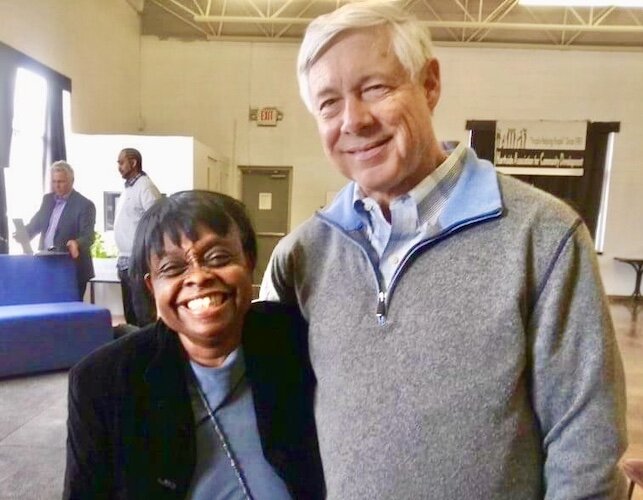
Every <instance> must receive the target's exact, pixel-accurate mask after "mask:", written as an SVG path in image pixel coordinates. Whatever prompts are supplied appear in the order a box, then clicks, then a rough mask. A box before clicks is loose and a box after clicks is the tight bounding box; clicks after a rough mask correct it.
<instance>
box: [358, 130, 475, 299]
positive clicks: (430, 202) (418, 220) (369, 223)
mask: <svg viewBox="0 0 643 500" xmlns="http://www.w3.org/2000/svg"><path fill="white" fill-rule="evenodd" d="M465 156H466V147H465V145H464V143H462V142H461V143H460V144H458V146H457V147H456V148H455V149H454V150H453V151H451V153H450V154H449V156H448V158H447V159H446V160H445V161H444V162H442V164H441V165H440V166H439V167H438V168H436V169H435V170H434V171H433V172H431V173H430V174H429V175H427V176H426V177H425V178H424V179H423V180H422V181H421V182H420V183H419V184H418V185H417V186H415V187H414V188H413V189H412V190H411V191H409V192H408V193H406V194H404V195H402V196H398V197H397V198H395V199H394V200H393V201H391V203H390V204H389V210H390V212H391V222H390V223H389V222H388V221H387V220H386V219H385V218H384V214H383V213H382V209H381V207H380V206H379V205H378V203H377V202H376V201H375V200H374V199H372V198H369V197H368V196H365V195H364V193H363V192H362V191H361V190H360V188H359V187H358V186H357V184H355V189H354V191H353V207H354V209H355V211H356V212H357V213H358V214H359V216H360V217H361V218H362V220H363V221H364V229H363V231H364V235H365V236H366V238H367V239H368V241H369V242H370V244H371V246H372V247H373V249H374V250H375V252H376V253H377V255H378V256H379V269H380V272H381V273H382V278H383V280H384V283H383V289H384V290H388V287H389V285H390V283H391V279H392V278H393V275H394V274H395V271H396V269H397V268H398V266H399V264H400V263H401V262H402V260H403V259H404V257H405V255H406V254H407V253H408V252H409V250H410V249H411V248H412V247H413V246H415V245H416V244H417V243H419V242H421V241H423V240H425V239H427V238H430V237H431V236H434V235H435V234H437V233H438V232H439V231H440V229H441V227H440V226H439V223H438V219H439V217H440V214H441V213H442V210H443V209H444V206H445V205H446V202H447V200H448V199H449V196H450V194H451V192H452V191H453V188H454V186H455V184H456V182H457V180H458V178H459V176H460V173H461V172H462V166H463V164H464V159H465Z"/></svg>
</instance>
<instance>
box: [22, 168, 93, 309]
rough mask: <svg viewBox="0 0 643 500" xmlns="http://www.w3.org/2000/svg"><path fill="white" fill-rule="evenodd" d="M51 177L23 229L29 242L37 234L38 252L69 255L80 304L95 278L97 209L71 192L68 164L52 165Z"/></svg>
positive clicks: (72, 174)
mask: <svg viewBox="0 0 643 500" xmlns="http://www.w3.org/2000/svg"><path fill="white" fill-rule="evenodd" d="M50 175H51V193H47V194H46V195H45V196H43V198H42V203H41V204H40V208H39V209H38V212H36V214H35V215H34V216H33V217H32V219H31V221H29V224H27V225H26V226H25V227H26V229H27V234H28V235H29V237H30V238H33V237H34V236H35V235H37V234H38V233H40V242H39V243H38V249H40V250H53V251H60V252H69V255H71V257H72V258H73V259H74V261H75V263H76V280H77V283H78V294H79V298H80V300H83V296H84V295H85V288H86V287H87V282H88V281H89V280H90V279H92V278H93V277H94V264H93V262H92V257H91V254H90V249H91V246H92V243H93V242H94V226H95V224H96V207H95V206H94V203H92V201H91V200H88V199H87V198H85V197H84V196H83V195H82V194H80V193H79V192H78V191H76V190H74V170H73V169H72V168H71V165H69V163H66V162H64V161H57V162H54V163H53V164H52V165H51V167H50Z"/></svg>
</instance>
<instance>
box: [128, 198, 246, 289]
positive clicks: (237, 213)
mask: <svg viewBox="0 0 643 500" xmlns="http://www.w3.org/2000/svg"><path fill="white" fill-rule="evenodd" d="M199 227H206V228H209V229H211V230H212V231H213V232H215V233H216V234H218V235H220V236H226V235H227V234H228V233H229V232H230V230H231V229H234V228H235V227H236V228H237V229H238V230H239V236H240V238H241V245H242V247H243V251H244V252H245V254H246V256H247V257H248V258H249V259H250V261H251V265H252V266H254V263H255V262H256V260H257V239H256V236H255V231H254V229H253V227H252V223H251V222H250V218H249V217H248V213H247V212H246V208H245V206H244V204H243V203H241V202H240V201H239V200H235V199H234V198H232V197H230V196H228V195H225V194H222V193H215V192H212V191H203V190H193V191H179V192H178V193H174V194H173V195H171V196H168V197H167V198H165V197H164V198H160V199H159V200H157V201H156V203H154V205H152V206H151V207H150V208H149V210H147V211H146V212H145V214H143V217H142V218H141V220H140V221H139V223H138V226H137V227H136V234H135V236H134V244H133V248H132V255H131V257H130V262H129V265H130V267H129V273H130V277H131V278H132V279H133V280H135V281H136V283H138V285H139V286H142V287H143V288H142V289H143V290H144V289H145V285H144V276H145V274H146V273H149V272H150V259H151V257H152V255H157V256H159V255H162V254H163V253H164V252H165V242H164V237H165V236H166V235H167V237H168V238H169V239H170V240H171V241H172V243H174V244H176V245H180V242H181V235H182V234H185V236H187V237H188V238H189V239H190V240H192V241H196V240H197V239H198V235H197V229H198V228H199Z"/></svg>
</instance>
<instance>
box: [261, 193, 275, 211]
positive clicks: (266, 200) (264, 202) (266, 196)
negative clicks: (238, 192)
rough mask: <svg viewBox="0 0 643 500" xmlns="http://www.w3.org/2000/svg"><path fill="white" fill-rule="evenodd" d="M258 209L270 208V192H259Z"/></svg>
mask: <svg viewBox="0 0 643 500" xmlns="http://www.w3.org/2000/svg"><path fill="white" fill-rule="evenodd" d="M259 210H272V193H259Z"/></svg>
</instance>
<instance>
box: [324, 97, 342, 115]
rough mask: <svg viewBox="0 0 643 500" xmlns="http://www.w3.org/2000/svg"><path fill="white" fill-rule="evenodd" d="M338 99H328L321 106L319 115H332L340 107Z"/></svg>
mask: <svg viewBox="0 0 643 500" xmlns="http://www.w3.org/2000/svg"><path fill="white" fill-rule="evenodd" d="M338 102H339V100H338V99H326V100H325V101H322V103H321V104H320V105H319V113H320V114H322V115H325V116H326V115H331V114H333V113H334V112H335V110H336V109H337V107H338Z"/></svg>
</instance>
